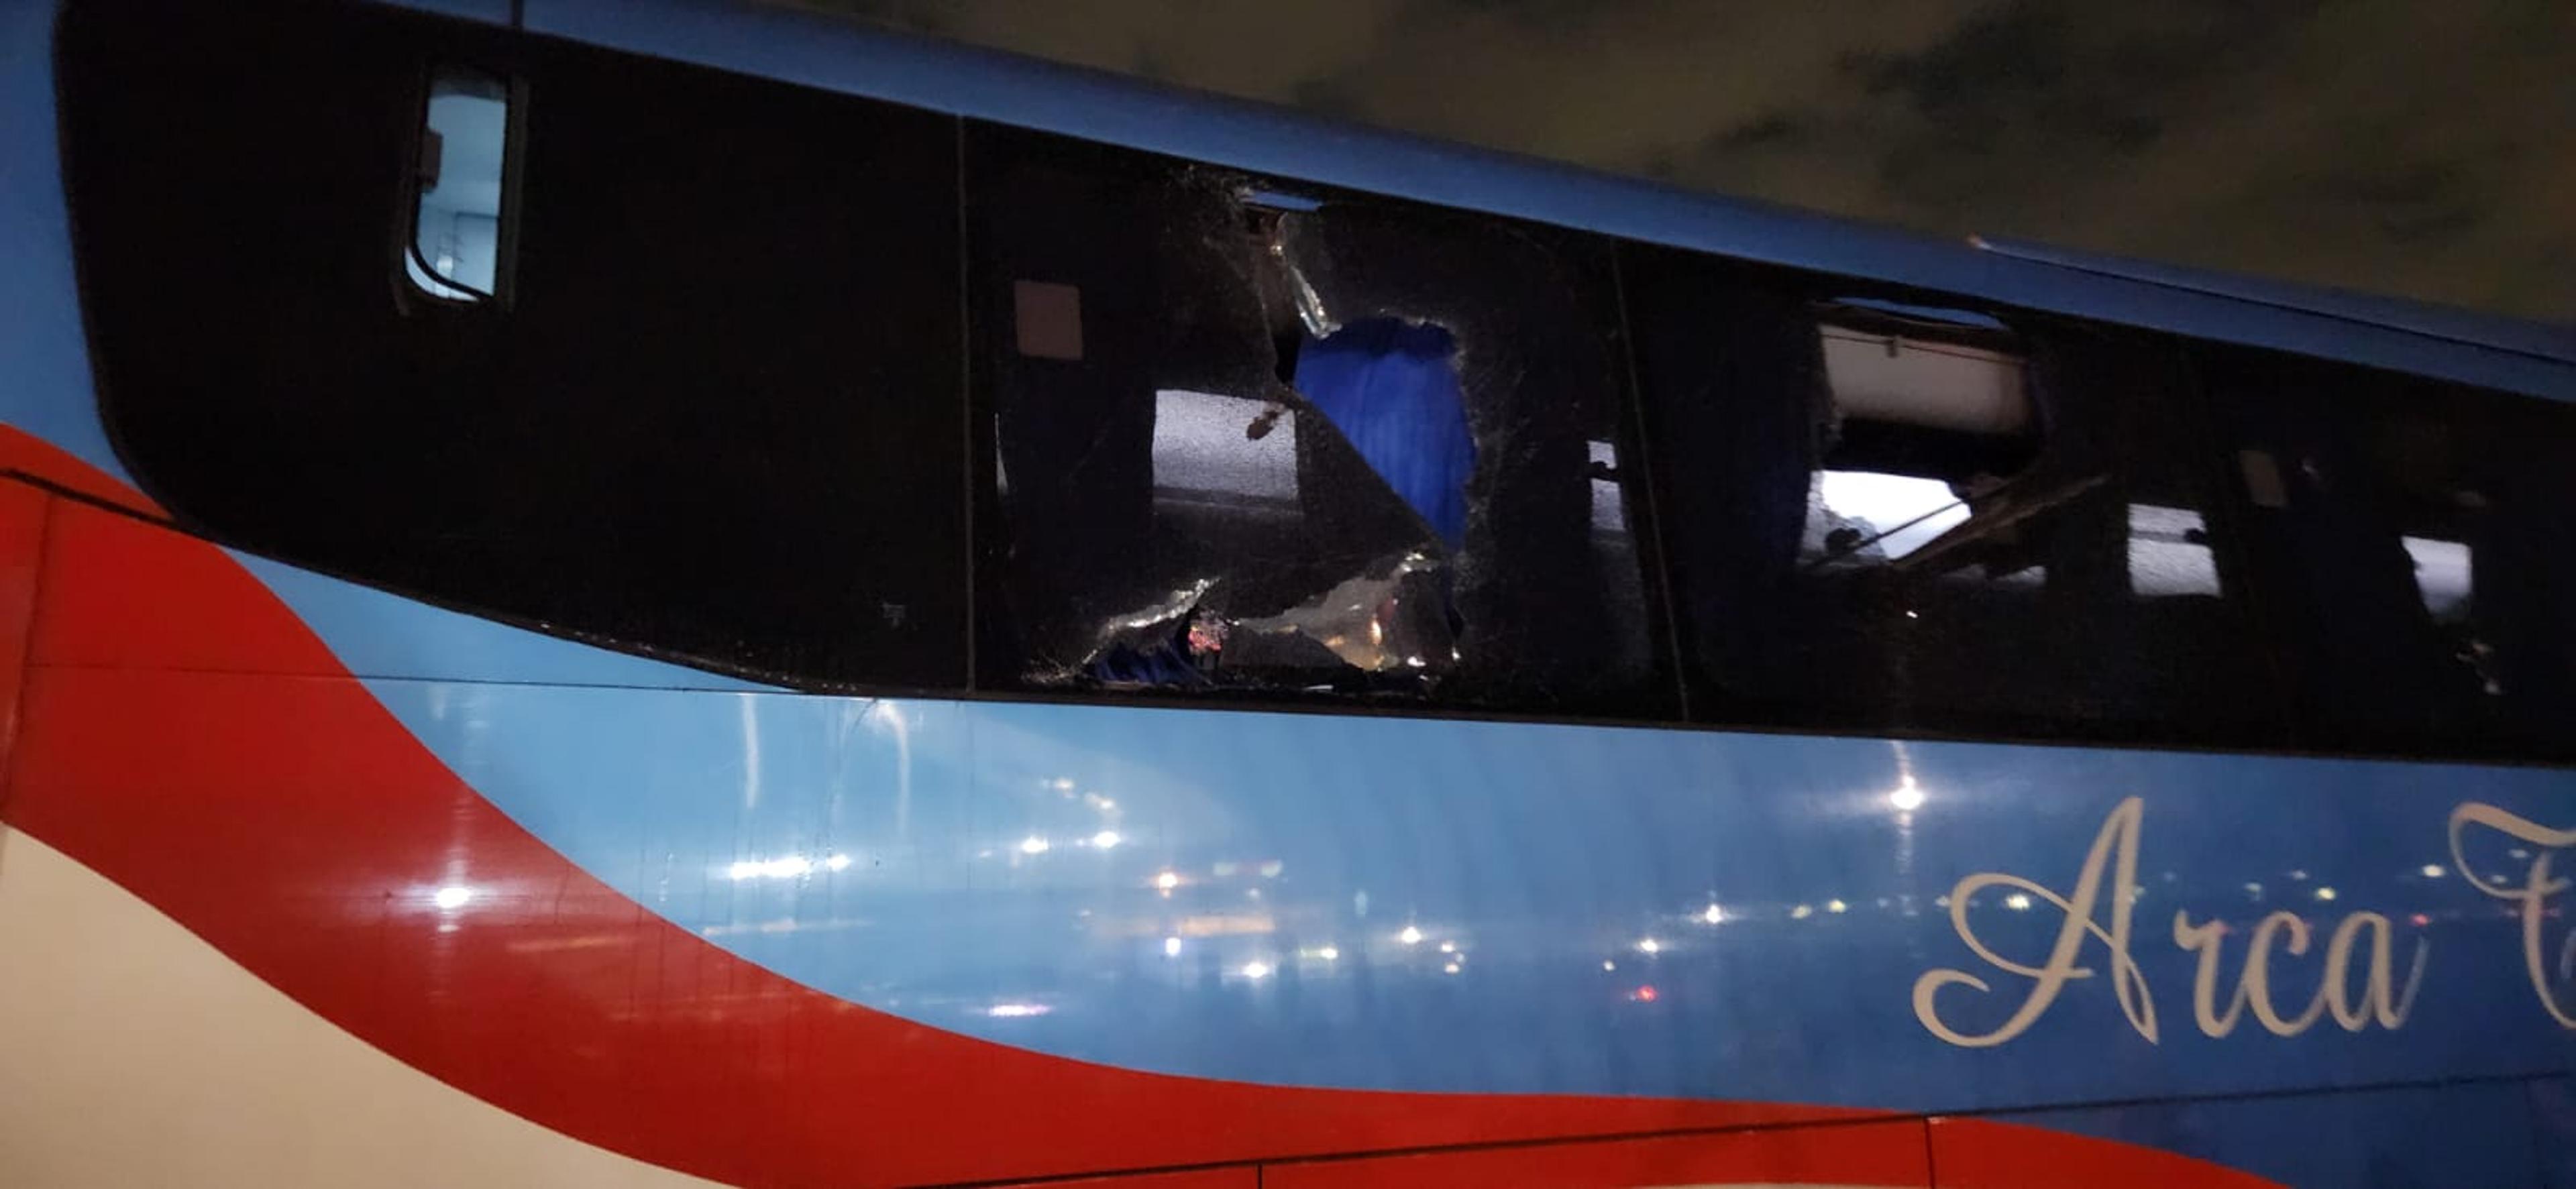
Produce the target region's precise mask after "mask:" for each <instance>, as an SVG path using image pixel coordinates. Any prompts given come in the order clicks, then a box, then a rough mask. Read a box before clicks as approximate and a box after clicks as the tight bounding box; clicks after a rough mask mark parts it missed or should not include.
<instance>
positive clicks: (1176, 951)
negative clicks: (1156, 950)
mask: <svg viewBox="0 0 2576 1189" xmlns="http://www.w3.org/2000/svg"><path fill="white" fill-rule="evenodd" d="M1163 956H1164V957H1166V958H1177V957H1180V956H1181V939H1180V938H1177V937H1166V938H1164V939H1163Z"/></svg>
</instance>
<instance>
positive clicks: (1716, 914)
mask: <svg viewBox="0 0 2576 1189" xmlns="http://www.w3.org/2000/svg"><path fill="white" fill-rule="evenodd" d="M1699 919H1700V920H1702V921H1705V922H1707V923H1709V924H1712V925H1723V924H1725V923H1726V910H1725V909H1722V908H1719V907H1718V906H1716V905H1715V904H1711V905H1709V906H1708V910H1707V911H1706V912H1703V913H1701V914H1699Z"/></svg>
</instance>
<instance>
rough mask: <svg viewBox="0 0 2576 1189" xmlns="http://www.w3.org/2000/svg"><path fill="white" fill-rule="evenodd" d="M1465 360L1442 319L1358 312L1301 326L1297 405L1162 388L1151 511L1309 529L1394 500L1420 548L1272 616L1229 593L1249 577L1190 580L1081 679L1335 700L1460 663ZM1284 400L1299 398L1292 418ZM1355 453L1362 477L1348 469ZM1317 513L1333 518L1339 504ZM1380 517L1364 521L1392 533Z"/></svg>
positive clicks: (1374, 561)
mask: <svg viewBox="0 0 2576 1189" xmlns="http://www.w3.org/2000/svg"><path fill="white" fill-rule="evenodd" d="M1291 271H1292V272H1293V270H1291ZM1457 355H1458V346H1457V340H1456V339H1455V337H1454V336H1452V335H1451V334H1450V332H1449V331H1448V330H1447V329H1446V328H1445V327H1442V326H1440V325H1438V324H1436V323H1431V322H1422V321H1405V320H1400V319H1393V318H1368V319H1362V320H1359V321H1356V322H1354V323H1352V324H1350V325H1348V326H1342V327H1335V328H1330V329H1328V330H1326V331H1325V332H1324V333H1322V334H1320V335H1317V334H1312V333H1311V332H1310V333H1309V335H1308V336H1307V337H1306V338H1305V339H1304V341H1303V342H1302V343H1299V344H1298V345H1297V346H1296V348H1295V356H1294V358H1295V366H1294V376H1295V379H1296V390H1295V391H1294V392H1293V393H1287V394H1281V395H1279V396H1275V397H1273V398H1269V399H1255V398H1250V397H1238V396H1227V395H1221V394H1215V393H1204V392H1190V391H1181V390H1169V389H1167V390H1163V391H1159V392H1157V393H1156V394H1155V421H1154V448H1153V468H1154V488H1155V500H1156V503H1157V505H1158V506H1165V507H1169V506H1176V505H1181V504H1202V505H1205V504H1221V505H1223V506H1224V507H1225V508H1227V509H1228V510H1229V511H1230V512H1231V513H1232V514H1233V515H1235V516H1236V517H1238V518H1240V517H1243V516H1247V515H1260V514H1266V515H1269V516H1273V517H1290V518H1295V519H1300V520H1303V519H1305V514H1306V512H1307V510H1308V507H1309V505H1310V504H1349V503H1360V504H1367V503H1371V502H1378V503H1383V502H1384V501H1385V499H1386V497H1387V496H1389V495H1392V496H1393V497H1394V498H1395V499H1396V500H1399V501H1401V505H1402V508H1403V509H1404V512H1405V515H1403V516H1402V517H1401V520H1402V521H1404V522H1409V523H1406V524H1399V525H1398V526H1397V527H1396V528H1395V530H1394V534H1393V535H1397V536H1404V537H1411V538H1416V539H1417V540H1415V542H1414V543H1413V544H1412V545H1410V546H1408V547H1404V548H1399V549H1396V550H1393V551H1390V552H1386V553H1380V554H1376V555H1374V556H1371V557H1369V558H1367V559H1366V560H1365V561H1364V562H1363V563H1362V564H1360V565H1359V566H1358V567H1357V570H1356V572H1355V573H1351V574H1349V575H1348V576H1346V577H1342V578H1340V579H1339V580H1337V581H1333V583H1332V585H1331V586H1329V587H1327V588H1326V589H1324V590H1322V591H1321V592H1320V593H1315V594H1312V595H1310V596H1309V597H1306V598H1303V599H1301V600H1298V601H1295V602H1292V603H1289V604H1288V605H1286V606H1284V607H1277V608H1275V609H1263V608H1261V607H1259V606H1258V605H1257V604H1259V603H1260V602H1262V600H1261V598H1260V597H1259V596H1257V595H1246V596H1244V597H1242V598H1238V597H1236V596H1237V590H1236V589H1234V588H1235V587H1240V586H1242V585H1243V584H1242V583H1229V582H1227V581H1226V580H1225V579H1224V578H1222V577H1210V578H1203V579H1199V580H1197V581H1195V582H1193V583H1191V584H1190V585H1188V586H1186V587H1183V588H1180V589H1177V590H1174V591H1172V592H1171V593H1170V595H1169V597H1167V598H1165V599H1164V600H1162V601H1160V602H1158V603H1156V604H1154V605H1152V606H1149V607H1143V608H1138V609H1136V610H1134V611H1131V612H1128V613H1125V614H1122V615H1119V616H1117V617H1115V618H1113V619H1112V620H1111V622H1110V623H1109V624H1108V625H1107V626H1106V627H1105V628H1104V629H1103V630H1102V632H1101V634H1100V639H1099V642H1098V644H1097V646H1096V647H1095V648H1094V649H1093V650H1092V652H1091V654H1090V655H1089V656H1088V657H1087V658H1086V659H1085V661H1084V662H1083V665H1082V671H1083V674H1084V676H1086V677H1088V678H1089V679H1091V680H1094V681H1099V682H1104V683H1109V684H1116V685H1152V686H1202V685H1220V684H1249V685H1277V684H1290V685H1303V686H1310V687H1317V686H1320V687H1323V688H1333V687H1335V686H1336V685H1337V680H1338V679H1341V678H1351V677H1357V678H1361V679H1363V683H1364V684H1368V683H1371V682H1369V681H1368V679H1373V678H1379V677H1384V676H1393V677H1398V678H1402V679H1404V680H1406V681H1408V682H1428V681H1430V680H1432V679H1435V678H1437V677H1438V676H1439V675H1440V674H1442V673H1444V672H1445V671H1447V670H1448V669H1449V668H1450V666H1451V665H1452V664H1454V663H1455V662H1456V661H1457V660H1458V659H1459V655H1458V642H1457V633H1458V624H1457V622H1456V616H1455V614H1454V613H1453V611H1452V608H1451V605H1450V603H1451V599H1450V596H1451V593H1452V592H1451V589H1450V581H1449V577H1448V573H1447V560H1446V559H1447V557H1448V556H1449V555H1450V554H1452V553H1454V551H1456V550H1457V549H1459V548H1460V547H1461V546H1462V545H1463V544H1464V542H1465V537H1466V527H1467V481H1468V478H1469V477H1470V475H1472V474H1473V472H1474V469H1475V443H1474V441H1473V439H1472V438H1471V437H1470V436H1469V433H1468V430H1467V421H1466V411H1465V403H1464V400H1465V398H1464V394H1463V392H1462V390H1461V387H1460V381H1459V377H1458V369H1457V363H1456V360H1457ZM1292 397H1293V398H1296V399H1297V400H1299V401H1300V402H1301V403H1299V404H1296V405H1293V406H1292V405H1291V404H1290V403H1289V400H1290V398H1292ZM1351 456H1356V460H1357V462H1359V463H1361V464H1364V465H1365V467H1366V470H1367V472H1368V474H1367V476H1361V475H1358V474H1355V473H1353V468H1352V467H1351V465H1350V463H1351V461H1352V458H1351ZM1336 470H1338V472H1339V473H1338V475H1336V476H1335V478H1336V479H1337V480H1338V481H1336V482H1328V483H1326V484H1324V485H1323V490H1320V491H1318V490H1311V489H1310V488H1309V486H1308V485H1307V484H1305V483H1302V482H1301V480H1300V474H1301V472H1304V471H1320V472H1333V471H1336ZM1370 477H1373V478H1374V480H1375V482H1374V483H1371V482H1368V481H1366V480H1367V479H1368V478H1370ZM1317 511H1318V512H1319V516H1318V519H1321V520H1326V521H1329V520H1330V519H1332V518H1333V516H1334V514H1335V512H1336V511H1338V509H1322V508H1319V509H1317ZM1388 513H1389V509H1387V508H1384V507H1380V508H1375V509H1367V510H1364V511H1363V512H1362V513H1361V515H1363V516H1367V517H1368V518H1371V519H1375V520H1377V521H1378V522H1380V524H1384V523H1386V522H1388V521H1389V519H1390V517H1389V515H1388ZM1372 514H1373V515H1372ZM1374 535H1376V536H1380V537H1384V536H1387V535H1389V534H1388V533H1386V532H1384V531H1379V532H1377V533H1375V534H1374ZM1274 601H1275V600H1274ZM1242 604H1254V605H1252V606H1245V605H1242Z"/></svg>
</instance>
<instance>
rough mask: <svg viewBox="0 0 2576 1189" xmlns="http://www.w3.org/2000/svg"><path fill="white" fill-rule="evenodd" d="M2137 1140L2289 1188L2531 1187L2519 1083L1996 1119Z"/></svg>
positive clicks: (2527, 1126) (2533, 1161)
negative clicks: (2248, 1173)
mask: <svg viewBox="0 0 2576 1189" xmlns="http://www.w3.org/2000/svg"><path fill="white" fill-rule="evenodd" d="M2001 1121H2003V1122H2007V1123H2028V1124H2034V1125H2036V1126H2041V1127H2048V1128H2053V1129H2055V1130H2059V1131H2072V1132H2077V1133H2080V1134H2084V1135H2094V1136H2100V1137H2102V1138H2105V1139H2115V1140H2120V1141H2122V1142H2125V1143H2132V1144H2143V1145H2145V1146H2148V1147H2154V1148H2163V1149H2165V1150H2167V1151H2171V1152H2180V1153H2182V1154H2183V1155H2186V1156H2196V1157H2199V1158H2200V1159H2203V1160H2210V1161H2215V1162H2217V1163H2219V1164H2224V1165H2226V1166H2228V1167H2230V1168H2234V1169H2238V1170H2241V1171H2244V1172H2250V1173H2254V1174H2256V1175H2258V1176H2263V1177H2268V1178H2270V1179H2272V1180H2275V1181H2279V1182H2280V1183H2282V1184H2284V1185H2289V1186H2292V1189H2472V1187H2477V1189H2515V1187H2518V1186H2536V1185H2539V1184H2541V1180H2540V1176H2541V1173H2540V1169H2539V1165H2538V1162H2537V1157H2536V1156H2535V1154H2534V1149H2533V1143H2532V1131H2531V1115H2530V1112H2529V1110H2528V1109H2527V1107H2526V1106H2525V1104H2524V1101H2523V1088H2522V1087H2521V1086H2519V1085H2516V1084H2513V1083H2509V1082H2507V1083H2485V1084H2481V1085H2470V1086H2446V1087H2439V1088H2427V1089H2407V1090H2381V1091H2374V1092H2369V1093H2357V1094H2327V1095H2317V1096H2313V1097H2311V1096H2305V1095H2302V1096H2297V1097H2289V1098H2267V1099H2245V1100H2237V1101H2230V1102H2183V1103H2150V1104H2147V1105H2142V1106H2122V1107H2106V1108H2101V1109H2096V1110H2071V1111H2042V1112H2034V1113H2032V1114H2027V1115H2006V1116H2003V1117H2002V1120H2001Z"/></svg>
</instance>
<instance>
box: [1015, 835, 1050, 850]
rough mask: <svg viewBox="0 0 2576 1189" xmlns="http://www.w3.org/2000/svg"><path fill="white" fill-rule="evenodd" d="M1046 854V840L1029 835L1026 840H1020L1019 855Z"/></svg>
mask: <svg viewBox="0 0 2576 1189" xmlns="http://www.w3.org/2000/svg"><path fill="white" fill-rule="evenodd" d="M1046 852H1047V840H1046V839H1044V838H1040V837H1038V836H1037V835H1035V834H1031V835H1029V836H1028V837H1026V838H1023V839H1020V853H1021V854H1024V855H1042V854H1045V853H1046Z"/></svg>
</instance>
